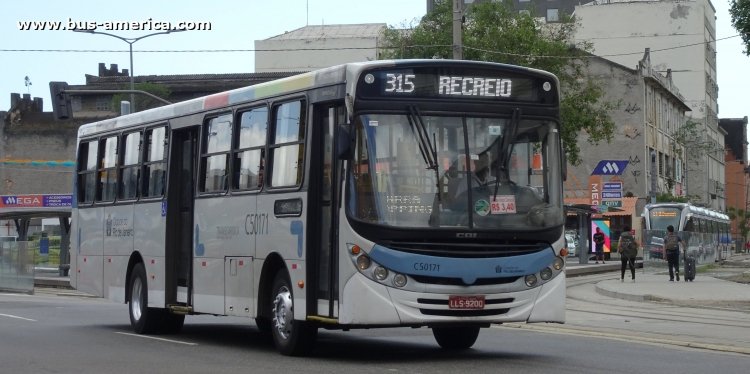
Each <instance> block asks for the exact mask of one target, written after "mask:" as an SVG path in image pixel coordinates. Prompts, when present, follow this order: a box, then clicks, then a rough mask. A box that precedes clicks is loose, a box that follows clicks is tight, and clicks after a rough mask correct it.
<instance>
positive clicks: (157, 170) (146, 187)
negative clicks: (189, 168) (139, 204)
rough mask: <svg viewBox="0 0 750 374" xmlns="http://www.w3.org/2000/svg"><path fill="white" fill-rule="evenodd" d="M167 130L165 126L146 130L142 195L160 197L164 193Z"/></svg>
mask: <svg viewBox="0 0 750 374" xmlns="http://www.w3.org/2000/svg"><path fill="white" fill-rule="evenodd" d="M167 141H168V139H167V131H166V128H165V127H157V128H153V129H149V130H147V131H146V136H145V140H144V144H145V145H146V150H145V153H144V155H145V160H144V162H143V173H142V174H141V175H143V184H142V185H141V188H142V190H141V196H143V197H159V196H163V195H164V186H165V185H166V182H167V180H166V178H167V174H166V170H167V168H166V162H165V159H166V151H167V148H168V147H167Z"/></svg>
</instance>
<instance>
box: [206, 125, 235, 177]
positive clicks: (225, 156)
mask: <svg viewBox="0 0 750 374" xmlns="http://www.w3.org/2000/svg"><path fill="white" fill-rule="evenodd" d="M231 147H232V115H231V114H224V115H221V116H218V117H214V118H211V119H209V120H208V121H207V122H206V124H205V126H204V127H203V152H202V153H201V172H202V173H203V174H202V176H203V178H201V183H200V191H201V192H223V191H226V190H227V186H228V182H229V181H228V180H227V178H228V176H229V151H230V149H231Z"/></svg>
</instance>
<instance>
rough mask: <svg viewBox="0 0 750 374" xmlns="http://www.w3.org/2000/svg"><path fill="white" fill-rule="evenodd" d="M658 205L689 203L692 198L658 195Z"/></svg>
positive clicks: (668, 194) (666, 193) (669, 194)
mask: <svg viewBox="0 0 750 374" xmlns="http://www.w3.org/2000/svg"><path fill="white" fill-rule="evenodd" d="M656 202H657V203H689V202H690V198H689V197H687V196H674V195H672V194H671V193H668V192H665V193H660V194H658V195H656Z"/></svg>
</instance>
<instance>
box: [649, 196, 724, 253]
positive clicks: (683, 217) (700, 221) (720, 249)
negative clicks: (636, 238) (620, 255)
mask: <svg viewBox="0 0 750 374" xmlns="http://www.w3.org/2000/svg"><path fill="white" fill-rule="evenodd" d="M670 225H671V226H672V227H674V231H675V233H677V234H678V235H680V237H681V238H682V239H683V241H684V242H685V243H686V245H687V248H683V249H687V251H688V255H690V256H692V257H696V258H697V259H698V260H699V261H698V262H699V263H703V262H706V260H708V261H709V262H715V261H720V260H722V259H724V258H725V256H726V255H727V254H728V253H729V247H730V244H731V235H730V225H731V220H730V219H729V216H727V215H726V214H724V213H721V212H717V211H715V210H712V209H708V208H703V207H698V206H694V205H692V204H689V203H655V204H647V205H646V206H645V207H644V208H643V225H642V226H643V227H644V228H645V230H646V231H645V234H646V235H645V236H644V238H645V239H646V240H645V243H647V245H646V252H647V253H644V256H648V257H651V258H657V259H666V257H664V239H663V238H664V236H665V235H666V232H667V226H670Z"/></svg>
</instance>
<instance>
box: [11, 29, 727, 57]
mask: <svg viewBox="0 0 750 374" xmlns="http://www.w3.org/2000/svg"><path fill="white" fill-rule="evenodd" d="M739 36H740V35H739V34H738V35H732V36H727V37H724V38H720V39H716V40H713V41H709V42H698V43H692V44H684V45H678V46H674V47H668V48H658V49H652V50H651V53H654V52H661V51H669V50H674V49H680V48H688V47H694V46H696V45H703V44H707V43H714V42H718V41H722V40H727V39H732V38H737V37H739ZM451 47H452V45H451V44H426V45H420V44H417V45H406V46H394V47H378V48H379V49H402V48H451ZM366 49H372V47H336V48H284V49H263V48H236V49H148V50H135V51H133V52H137V53H237V52H304V51H346V50H366ZM464 49H470V50H474V51H479V52H485V53H494V54H501V55H506V56H516V57H530V58H575V59H577V58H593V57H617V56H629V55H639V54H642V53H643V51H642V50H641V51H637V52H627V53H616V54H607V55H596V56H552V55H534V54H522V53H510V52H503V51H496V50H489V49H483V48H476V47H471V46H467V45H464ZM0 52H46V53H129V52H130V51H129V50H125V49H8V48H3V49H0Z"/></svg>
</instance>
